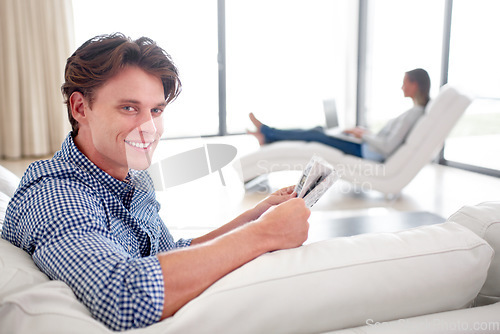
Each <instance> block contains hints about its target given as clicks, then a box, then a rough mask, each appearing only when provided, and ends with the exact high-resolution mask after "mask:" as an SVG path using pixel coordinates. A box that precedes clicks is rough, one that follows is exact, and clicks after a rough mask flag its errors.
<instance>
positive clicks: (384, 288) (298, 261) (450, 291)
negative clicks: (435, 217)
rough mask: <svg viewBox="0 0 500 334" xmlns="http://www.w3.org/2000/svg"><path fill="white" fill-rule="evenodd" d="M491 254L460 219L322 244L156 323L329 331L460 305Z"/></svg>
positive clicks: (220, 285)
mask: <svg viewBox="0 0 500 334" xmlns="http://www.w3.org/2000/svg"><path fill="white" fill-rule="evenodd" d="M492 254H493V251H492V249H491V247H489V245H488V244H487V243H486V242H485V241H484V240H482V239H481V238H479V237H477V236H476V235H475V234H474V233H472V232H471V231H469V230H468V229H466V228H464V227H462V226H460V225H458V224H455V223H445V224H439V225H432V226H425V227H420V228H416V229H411V230H406V231H402V232H399V233H383V234H364V235H358V236H354V237H350V238H336V239H331V240H326V241H321V242H318V243H313V244H309V245H306V246H303V247H300V248H296V249H292V250H285V251H278V252H274V253H269V254H266V255H264V256H261V257H259V258H257V259H256V260H254V261H252V262H250V263H248V264H246V265H244V266H243V267H241V268H240V269H238V270H236V271H234V272H232V273H230V274H229V275H227V276H225V277H224V278H222V279H221V280H219V281H218V282H216V283H215V284H214V285H213V286H211V287H210V288H209V289H207V290H206V291H205V292H204V293H203V294H201V295H200V296H199V297H198V298H196V299H194V300H192V301H191V302H190V303H188V304H187V305H186V306H185V307H184V308H182V309H181V310H179V311H178V312H177V313H176V314H175V315H174V316H173V317H171V318H169V319H167V320H166V321H163V322H161V323H159V324H156V325H153V327H158V328H161V329H162V330H161V331H162V332H169V333H170V332H171V333H180V332H197V333H219V332H226V333H290V332H298V333H301V332H325V331H331V330H335V329H340V328H348V327H353V326H360V325H365V324H366V321H367V319H374V320H375V321H389V320H394V319H401V318H406V317H412V316H417V315H422V314H429V313H435V312H442V311H447V310H454V309H460V308H463V307H467V306H469V305H470V302H471V301H472V300H473V299H474V298H475V297H476V296H477V293H478V292H479V290H480V288H481V286H482V285H483V283H484V280H485V279H486V273H487V270H488V267H489V264H490V261H491V258H492ZM159 331H160V330H159Z"/></svg>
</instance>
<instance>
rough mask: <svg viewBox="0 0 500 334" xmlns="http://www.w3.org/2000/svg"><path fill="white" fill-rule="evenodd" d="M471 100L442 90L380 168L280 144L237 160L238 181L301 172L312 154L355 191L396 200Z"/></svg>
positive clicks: (329, 151) (309, 146)
mask: <svg viewBox="0 0 500 334" xmlns="http://www.w3.org/2000/svg"><path fill="white" fill-rule="evenodd" d="M470 103H471V99H470V98H469V97H467V96H465V95H464V94H462V93H460V92H459V91H458V90H457V89H456V88H454V87H451V86H449V85H445V86H443V87H442V88H441V90H440V92H439V94H438V95H437V96H436V98H435V99H433V100H431V102H430V103H429V105H428V106H427V108H426V112H425V115H424V116H423V117H422V118H421V119H420V120H419V121H418V122H417V124H415V126H414V128H413V129H412V130H411V132H410V134H409V135H408V137H407V139H406V141H405V143H404V144H403V145H402V146H401V147H400V148H398V149H397V151H396V152H394V154H392V155H391V156H390V157H389V158H388V159H387V160H386V161H385V162H384V163H379V162H375V161H370V160H366V159H362V158H358V157H354V156H352V155H347V154H344V153H343V152H341V151H339V150H337V149H335V148H332V147H330V146H327V145H323V144H320V143H316V142H303V141H281V142H276V143H272V144H269V145H265V146H263V147H261V149H260V150H258V151H255V152H253V153H250V154H248V155H245V156H243V157H241V158H240V160H239V163H240V164H241V169H242V173H243V180H244V181H245V182H248V181H250V180H252V179H255V178H256V177H257V176H260V175H264V174H268V173H271V172H275V171H283V170H302V169H303V168H304V167H305V165H306V164H307V162H308V161H309V159H311V157H312V155H313V154H318V155H320V156H322V157H323V158H324V159H326V160H327V161H329V162H330V163H331V164H332V165H333V166H334V167H335V168H337V170H338V171H339V173H340V174H341V175H342V179H344V180H347V181H349V182H351V183H353V184H355V185H356V186H358V187H359V188H360V189H370V190H371V189H373V190H377V191H380V192H382V193H384V194H386V195H397V194H399V193H400V192H401V190H402V189H403V188H404V187H405V186H406V185H407V184H408V183H409V182H410V181H411V180H412V179H413V178H414V177H415V176H416V175H417V173H418V172H419V171H420V170H421V169H422V168H423V167H424V166H425V165H426V164H427V163H429V162H430V161H431V160H432V159H433V158H434V157H435V156H436V155H437V154H438V152H439V151H440V150H441V148H442V147H443V143H444V141H445V139H446V137H447V136H448V134H449V133H450V131H451V130H452V128H453V127H454V126H455V124H456V123H457V121H458V119H459V118H460V116H461V115H462V114H463V113H464V111H465V109H467V107H468V106H469V104H470Z"/></svg>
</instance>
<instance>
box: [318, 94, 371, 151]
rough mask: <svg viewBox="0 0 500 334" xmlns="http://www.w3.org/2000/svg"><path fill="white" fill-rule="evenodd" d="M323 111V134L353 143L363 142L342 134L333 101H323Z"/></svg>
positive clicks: (335, 105)
mask: <svg viewBox="0 0 500 334" xmlns="http://www.w3.org/2000/svg"><path fill="white" fill-rule="evenodd" d="M323 111H324V113H325V125H326V126H325V134H327V135H329V136H331V137H335V138H339V139H342V140H345V141H350V142H353V143H359V144H360V143H362V142H363V141H362V140H361V139H360V138H356V137H354V136H352V135H348V134H346V133H344V132H343V130H344V129H341V128H340V127H339V119H338V115H337V104H336V102H335V99H328V100H323Z"/></svg>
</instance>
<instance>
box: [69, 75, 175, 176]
mask: <svg viewBox="0 0 500 334" xmlns="http://www.w3.org/2000/svg"><path fill="white" fill-rule="evenodd" d="M84 104H85V118H84V119H83V120H82V121H80V120H79V123H80V128H79V132H78V135H77V137H76V138H75V142H76V143H77V146H78V147H79V149H80V150H82V152H83V153H84V154H85V155H86V156H87V157H88V158H89V159H90V160H91V161H92V162H93V163H94V164H96V165H97V166H98V167H99V168H101V169H102V170H104V171H105V172H107V173H108V174H110V175H111V176H113V177H115V178H118V179H123V178H124V177H125V176H126V175H127V173H128V169H129V168H132V169H140V170H142V169H146V168H148V167H149V165H150V164H151V157H152V155H153V152H154V150H155V148H156V146H157V144H158V140H159V139H160V137H161V135H162V133H163V120H162V113H163V110H164V108H165V106H166V103H165V96H164V92H163V85H162V82H161V80H160V79H159V78H158V77H155V76H153V75H151V74H149V73H147V72H145V71H143V70H142V69H140V68H138V67H134V66H128V67H125V68H124V69H123V70H122V71H121V72H119V73H118V74H117V75H115V76H114V77H112V78H111V79H109V80H108V81H107V82H106V83H105V84H104V85H103V86H102V87H100V88H99V89H97V91H96V92H95V94H94V101H93V103H92V108H90V107H89V105H88V101H86V100H85V103H84Z"/></svg>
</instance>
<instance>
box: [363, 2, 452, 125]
mask: <svg viewBox="0 0 500 334" xmlns="http://www.w3.org/2000/svg"><path fill="white" fill-rule="evenodd" d="M367 4H368V8H367V12H368V15H367V22H366V24H367V27H366V30H367V45H366V48H367V49H366V53H367V56H366V73H365V75H366V77H365V84H366V86H365V91H366V95H365V96H364V104H363V105H361V106H359V108H360V114H361V117H362V118H361V119H360V120H358V122H359V123H361V124H363V125H367V126H368V127H369V128H371V129H372V130H377V129H378V128H380V127H381V126H383V125H384V124H385V123H386V122H387V121H388V120H389V119H391V118H394V117H396V116H398V115H399V114H401V113H403V112H404V111H405V110H407V109H409V108H411V106H412V105H413V102H412V101H411V100H410V99H408V98H406V99H405V98H404V96H403V92H402V90H401V86H402V84H403V77H404V73H405V72H406V71H409V70H412V69H415V68H423V69H425V70H426V71H427V72H428V73H429V76H430V77H431V95H432V94H436V93H437V92H438V90H439V83H440V75H441V49H442V35H443V34H442V31H443V13H444V1H442V0H439V1H436V0H415V1H401V0H370V1H367ZM361 101H363V99H361ZM363 116H364V118H363Z"/></svg>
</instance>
